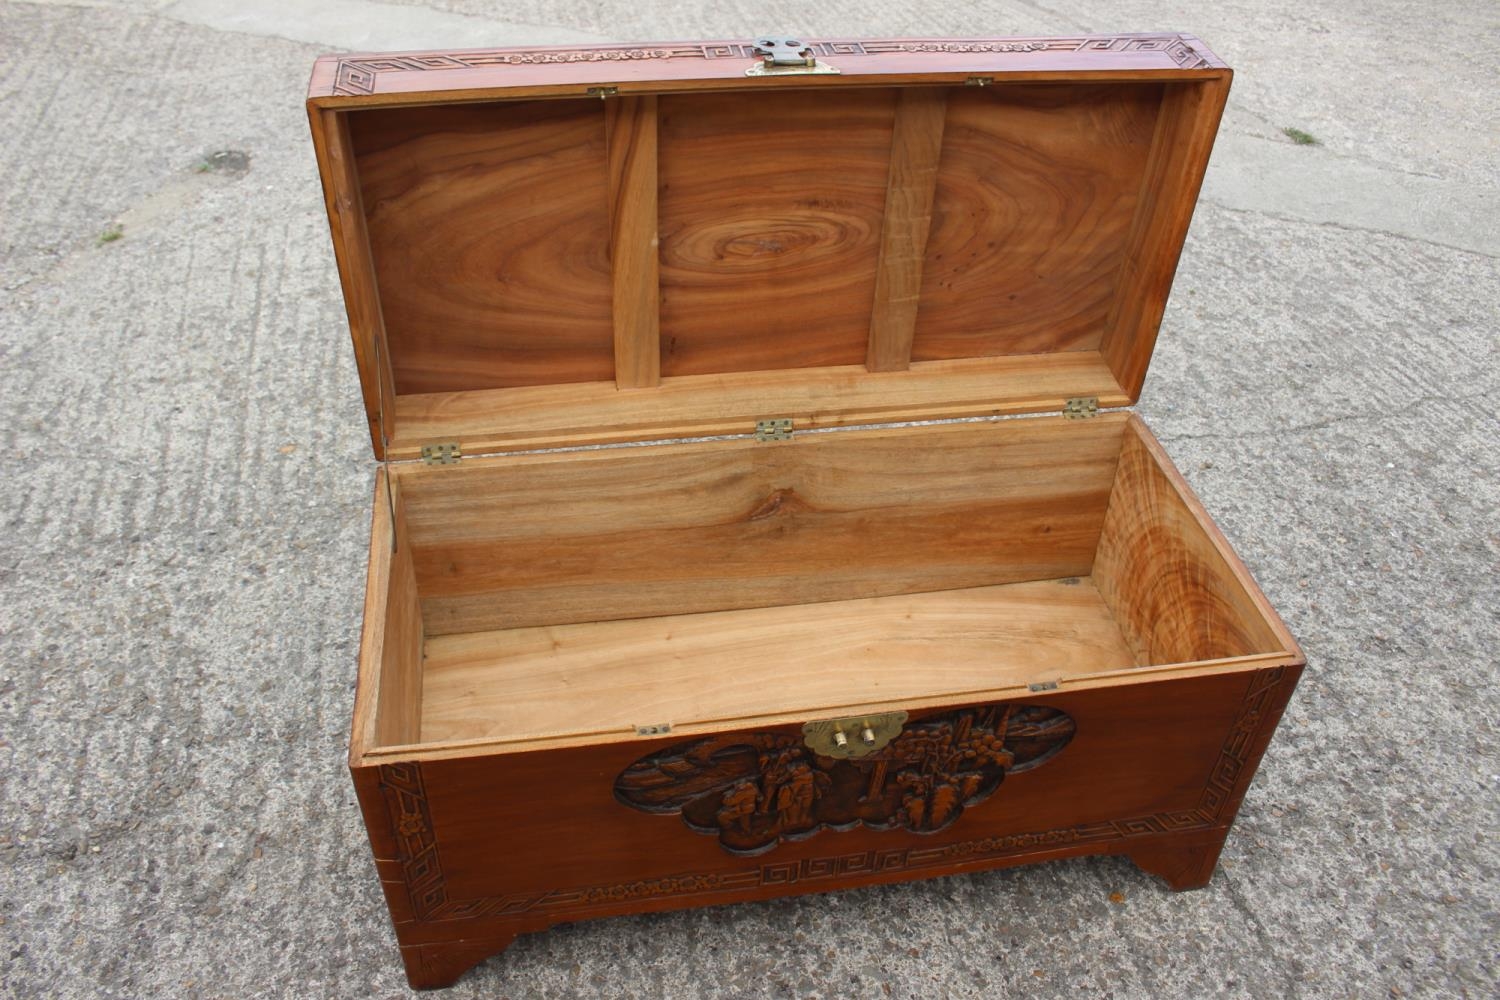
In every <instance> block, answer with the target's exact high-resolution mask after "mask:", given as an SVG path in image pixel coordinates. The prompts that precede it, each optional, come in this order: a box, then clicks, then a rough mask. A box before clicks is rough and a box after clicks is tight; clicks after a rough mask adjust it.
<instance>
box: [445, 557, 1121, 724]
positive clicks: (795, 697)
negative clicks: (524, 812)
mask: <svg viewBox="0 0 1500 1000" xmlns="http://www.w3.org/2000/svg"><path fill="white" fill-rule="evenodd" d="M425 656H426V659H425V664H424V676H423V699H422V740H423V741H425V742H448V741H458V740H474V739H482V738H485V737H503V738H506V739H525V738H528V737H539V736H557V735H566V734H570V733H574V732H578V731H580V730H584V731H593V730H600V729H620V728H625V729H628V728H631V727H633V726H636V725H644V724H651V723H655V722H664V721H671V720H686V721H693V722H700V721H701V722H722V721H725V720H732V719H746V718H753V717H755V716H758V715H759V716H764V715H776V714H783V713H793V714H797V713H803V714H806V715H807V716H808V717H809V718H814V717H817V716H819V715H826V714H827V713H828V712H829V710H830V707H832V706H838V705H842V704H847V703H849V702H850V701H851V700H855V701H862V702H900V701H905V700H910V699H914V698H925V697H941V696H944V695H950V696H961V695H963V694H964V693H966V692H974V691H986V690H992V689H995V688H1003V687H1011V686H1018V685H1022V684H1028V683H1031V682H1034V681H1040V680H1043V679H1051V678H1056V677H1057V676H1059V675H1061V674H1064V673H1067V672H1069V671H1071V670H1074V669H1077V667H1078V666H1079V665H1081V664H1087V665H1088V666H1089V668H1091V669H1094V670H1099V671H1104V670H1115V669H1120V668H1123V667H1128V666H1130V665H1132V664H1133V663H1134V654H1132V653H1131V651H1130V648H1129V646H1128V645H1126V643H1125V639H1124V637H1123V636H1122V635H1121V634H1120V629H1119V626H1117V625H1116V624H1115V622H1114V619H1113V617H1112V616H1111V615H1110V612H1109V608H1108V607H1107V606H1106V605H1105V604H1104V601H1103V600H1102V599H1101V598H1100V597H1099V594H1098V592H1097V591H1096V590H1095V589H1094V586H1093V584H1092V583H1091V582H1090V581H1089V580H1087V579H1081V580H1080V579H1077V578H1073V579H1070V580H1066V581H1044V582H1037V583H1016V584H1009V585H1005V586H998V587H977V588H972V589H967V590H945V591H938V592H936V593H927V594H914V595H910V596H901V597H877V598H871V599H868V600H861V601H840V602H835V603H828V604H799V605H791V606H786V607H771V608H758V609H754V610H747V611H719V612H713V613H708V614H698V615H671V616H666V617H661V618H645V619H636V620H632V621H621V622H604V623H585V624H579V625H564V626H558V627H555V628H547V627H542V628H524V629H511V630H508V631H501V632H479V633H469V634H464V635H448V636H435V637H432V638H430V639H428V641H427V644H426V653H425ZM710 678H711V680H710Z"/></svg>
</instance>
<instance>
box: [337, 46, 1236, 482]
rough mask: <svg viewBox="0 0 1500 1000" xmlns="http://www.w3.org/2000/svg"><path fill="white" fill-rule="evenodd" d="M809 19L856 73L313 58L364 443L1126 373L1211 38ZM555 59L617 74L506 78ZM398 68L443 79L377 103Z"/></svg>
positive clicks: (958, 406) (600, 434) (493, 434)
mask: <svg viewBox="0 0 1500 1000" xmlns="http://www.w3.org/2000/svg"><path fill="white" fill-rule="evenodd" d="M1054 41H1055V40H1054ZM814 44H815V47H820V46H821V48H819V51H823V50H825V49H826V50H828V51H832V52H837V53H839V54H843V55H847V56H849V57H851V58H852V57H858V62H857V63H856V66H855V69H856V70H857V71H856V72H848V71H846V73H845V74H844V75H840V76H828V77H805V78H781V79H777V78H769V79H766V78H762V79H755V78H747V77H745V76H744V73H743V70H744V68H745V67H746V66H748V65H751V64H753V63H754V59H753V58H750V53H749V52H748V51H745V52H744V55H743V56H742V55H741V49H740V48H739V47H736V46H726V47H724V48H723V49H722V51H719V50H717V49H715V50H712V51H710V48H709V47H704V46H692V45H689V46H665V47H661V48H653V47H649V46H648V47H645V48H643V49H640V50H636V49H630V48H623V49H610V50H608V51H606V50H582V51H581V52H580V53H555V52H552V51H551V50H546V51H542V50H539V51H537V52H526V53H515V54H511V55H506V54H499V53H495V54H485V53H469V54H464V53H437V54H427V55H425V56H424V55H403V56H396V57H389V58H385V59H374V58H365V59H360V58H349V59H345V60H341V61H339V62H338V64H337V66H334V67H327V66H323V67H320V70H319V72H318V73H317V74H315V79H314V84H313V96H312V97H311V99H310V109H311V112H312V114H313V115H314V121H315V128H314V137H315V140H316V141H317V142H318V143H319V145H320V149H321V150H322V154H323V155H322V165H323V170H324V180H325V188H326V191H325V193H326V195H327V197H328V200H329V205H330V218H331V220H332V221H334V224H335V231H336V241H338V242H339V243H340V245H341V248H342V249H341V251H340V254H339V261H340V269H341V273H342V274H343V277H344V281H345V286H346V288H345V290H346V297H347V298H348V299H349V302H350V324H351V330H352V332H353V334H354V336H355V340H356V350H357V352H358V355H359V357H360V358H361V366H360V370H361V377H362V381H363V382H364V385H365V401H366V407H367V409H368V410H369V411H370V414H371V416H370V419H371V422H372V425H377V429H378V433H377V434H376V435H375V436H376V438H377V445H376V449H377V454H378V455H380V456H381V457H391V458H406V457H412V456H414V455H415V454H417V453H418V452H419V451H420V449H421V447H422V446H423V445H424V444H430V443H434V442H438V441H453V440H457V441H459V442H460V444H461V445H462V446H463V448H464V451H465V453H466V454H470V455H474V454H482V453H486V452H492V451H503V450H513V449H527V448H535V447H545V446H548V445H557V444H588V443H602V442H607V441H628V440H648V439H651V438H667V437H683V436H697V435H705V434H715V433H726V432H729V433H733V432H741V433H743V432H744V431H745V430H746V429H748V427H749V426H751V425H753V421H754V420H755V419H759V418H762V417H791V418H793V419H794V421H796V422H798V423H799V424H800V425H809V424H811V425H832V424H848V423H860V422H868V421H870V420H879V419H911V418H923V417H957V416H967V415H973V414H978V413H1007V412H1017V411H1027V410H1039V411H1047V410H1052V409H1056V408H1058V407H1059V406H1060V405H1061V402H1060V401H1061V400H1062V399H1066V398H1068V397H1071V396H1083V395H1095V396H1098V397H1100V402H1101V404H1102V405H1112V404H1115V403H1118V402H1132V401H1134V399H1135V398H1136V395H1137V393H1138V392H1139V389H1140V384H1141V380H1142V378H1143V377H1144V371H1145V364H1146V362H1147V361H1148V360H1149V356H1150V348H1151V342H1152V341H1153V340H1154V337H1155V332H1156V326H1157V324H1158V323H1159V322H1160V316H1161V306H1162V304H1163V303H1164V302H1165V298H1166V293H1167V291H1168V289H1169V287H1170V282H1171V277H1172V274H1173V272H1174V270H1175V266H1176V257H1177V253H1178V250H1179V249H1180V247H1181V243H1182V240H1183V238H1184V236H1185V233H1186V227H1187V221H1188V219H1189V218H1190V216H1191V210H1192V204H1193V199H1194V197H1195V195H1196V192H1197V188H1198V184H1199V182H1200V181H1201V178H1202V174H1203V170H1204V167H1205V164H1206V162H1207V158H1208V153H1209V148H1210V146H1211V141H1212V136H1213V133H1214V128H1215V125H1216V123H1217V120H1218V115H1219V112H1220V110H1221V109H1222V105H1223V97H1224V94H1225V92H1226V90H1227V83H1228V78H1229V73H1228V70H1227V69H1224V68H1222V65H1221V64H1219V63H1218V62H1217V60H1214V59H1213V58H1212V57H1211V56H1210V55H1208V54H1207V53H1205V52H1203V51H1202V50H1201V46H1200V45H1198V44H1197V43H1196V42H1195V41H1194V40H1190V39H1185V38H1182V37H1180V36H1161V37H1136V36H1130V37H1126V36H1119V37H1110V38H1104V39H1092V40H1078V41H1077V42H1076V43H1071V44H1072V47H1071V48H1070V49H1068V52H1067V54H1066V55H1064V54H1063V50H1062V48H1061V47H1060V46H1056V45H1054V44H1053V42H1052V41H1035V40H1026V41H1007V42H986V43H982V44H977V45H976V44H975V43H968V44H965V45H960V44H958V43H932V44H923V45H919V44H916V43H891V44H889V45H887V44H886V43H879V44H876V43H858V44H851V45H845V44H844V43H814ZM870 45H876V47H875V48H873V49H872V48H870V47H869V46H870ZM830 46H831V48H830ZM881 46H884V47H881ZM1043 54H1047V55H1045V57H1044V55H1043ZM512 59H514V60H517V61H510V60H512ZM652 60H661V61H660V62H652ZM694 60H696V62H694ZM742 60H743V61H742ZM710 62H714V63H715V65H713V66H709V65H708V63H710ZM563 63H566V64H568V65H571V66H572V67H573V68H574V70H575V71H576V72H575V77H576V78H577V79H579V80H583V79H592V78H593V74H594V73H595V71H597V70H599V69H600V68H601V66H605V67H610V68H613V69H614V70H617V71H618V73H619V82H617V83H612V84H609V85H607V86H606V87H604V90H605V91H609V90H610V88H611V87H613V88H614V91H612V92H608V93H607V94H606V96H605V99H604V100H600V99H599V97H598V95H597V94H591V93H590V92H589V88H588V87H586V86H577V87H574V88H573V89H572V90H566V89H562V90H559V89H558V88H557V87H556V86H552V85H549V84H544V83H541V82H540V81H542V80H544V79H554V78H557V77H558V75H559V71H558V70H557V68H556V67H557V66H558V65H559V64H563ZM690 63H691V65H689V64H690ZM976 65H977V66H979V67H980V68H982V69H983V70H986V71H987V72H977V71H976V70H975V69H974V67H975V66H976ZM483 67H489V68H488V69H485V68H483ZM518 67H521V68H518ZM1173 67H1175V68H1173ZM330 70H331V72H332V74H333V80H334V82H333V83H331V84H330V83H329V79H330V78H329V76H328V75H327V73H328V72H329V71H330ZM652 70H655V71H657V72H660V73H661V74H662V75H661V77H660V79H659V80H658V81H657V85H656V86H650V85H648V83H647V80H646V77H645V76H644V75H643V74H645V73H647V72H649V71H652ZM731 70H733V71H731ZM679 71H681V72H679ZM423 73H426V74H427V78H428V79H429V80H430V81H431V82H432V83H433V85H434V86H435V87H442V86H444V85H449V84H451V85H453V89H437V90H434V91H432V92H430V93H428V94H427V95H426V97H425V100H421V101H420V103H421V104H423V105H424V106H422V107H411V106H409V105H410V104H412V103H413V102H414V101H417V96H416V93H415V92H414V91H412V90H410V89H408V84H412V83H415V82H417V78H418V77H420V76H421V75H422V74H423ZM708 80H712V81H713V84H714V85H713V87H712V89H711V90H708V89H705V86H704V83H705V81H708ZM387 84H390V85H391V86H390V87H387ZM598 89H599V88H595V90H598ZM382 94H388V95H389V96H388V98H386V99H382V97H381V95H382ZM540 98H547V99H545V100H543V99H540ZM341 144H342V145H341ZM344 147H347V148H344ZM353 213H362V215H361V217H360V218H359V219H357V220H356V219H354V218H351V215H352V214H353ZM335 217H337V218H335ZM382 336H383V337H384V338H385V350H386V354H387V355H388V359H389V360H388V366H389V368H390V369H391V375H390V377H389V385H388V386H387V387H386V388H388V389H389V391H388V392H387V393H386V397H387V398H386V403H387V405H386V406H385V407H384V416H383V417H382V415H381V412H380V410H381V406H380V403H381V393H380V392H377V391H376V389H377V376H378V374H379V371H380V366H379V365H378V364H375V363H373V362H372V361H371V360H370V359H371V358H373V357H374V355H375V354H376V353H377V348H376V347H375V344H376V342H377V341H380V339H381V337H382ZM1071 355H1081V356H1083V357H1084V358H1085V359H1086V361H1087V362H1089V363H1088V364H1086V365H1085V367H1086V368H1088V369H1089V370H1090V372H1091V373H1092V375H1093V376H1095V377H1088V378H1083V379H1079V380H1077V381H1070V380H1071V378H1072V375H1073V374H1074V373H1075V372H1074V367H1073V366H1074V364H1075V362H1073V361H1071V360H1068V358H1069V356H1071ZM1031 358H1043V359H1047V360H1045V361H1044V362H1043V363H1041V364H1040V365H1035V364H1018V365H1016V366H1007V365H1003V364H1001V365H997V364H996V362H997V361H999V360H1001V359H1014V360H1016V361H1018V362H1019V361H1021V359H1031ZM1054 362H1055V364H1056V365H1057V366H1058V367H1057V369H1056V370H1055V371H1053V372H1051V373H1050V374H1051V376H1052V378H1050V379H1044V381H1047V382H1055V383H1056V384H1058V385H1059V386H1061V387H1063V389H1064V391H1063V392H1062V393H1061V394H1060V395H1059V394H1056V393H1053V392H1051V391H1037V390H1036V389H1035V388H1033V381H1032V380H1031V378H1029V377H1027V376H1034V375H1036V374H1037V370H1038V368H1041V369H1048V368H1050V367H1051V365H1052V363H1054ZM939 363H940V364H939ZM933 365H936V367H933ZM1013 374H1014V375H1016V376H1018V377H1017V378H1011V377H1010V376H1011V375H1013ZM737 378H743V379H744V381H743V382H736V379H737ZM737 389H743V390H744V392H745V395H744V396H743V397H741V398H740V399H737V398H736V390H737ZM820 389H821V390H825V391H819V390H820ZM546 390H555V391H546ZM616 390H631V391H630V392H625V393H617V392H616ZM635 390H641V391H640V392H636V391H635ZM615 394H619V395H621V396H623V397H625V398H624V399H621V400H612V399H610V396H612V395H615ZM391 397H394V398H391ZM656 397H660V398H659V399H658V398H656ZM747 411H748V412H747ZM872 411H879V412H878V413H873V412H872ZM746 418H748V421H747V419H746ZM382 438H383V439H384V440H385V441H388V442H389V447H388V448H384V447H382V445H381V444H380V439H382Z"/></svg>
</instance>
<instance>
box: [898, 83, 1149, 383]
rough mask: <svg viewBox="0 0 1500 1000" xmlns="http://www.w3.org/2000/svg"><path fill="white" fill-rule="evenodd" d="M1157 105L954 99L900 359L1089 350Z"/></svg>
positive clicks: (1108, 97) (1129, 91) (965, 94)
mask: <svg viewBox="0 0 1500 1000" xmlns="http://www.w3.org/2000/svg"><path fill="white" fill-rule="evenodd" d="M1160 101H1161V89H1160V87H1159V86H1158V85H1155V84H1135V85H1120V84H1115V85H1111V86H1107V87H1106V86H1086V85H1078V84H1073V85H1068V86H1036V87H983V88H965V89H963V90H958V91H954V93H953V94H952V96H951V97H950V98H949V101H948V123H947V127H946V129H945V131H944V134H943V152H942V169H941V171H940V173H939V175H938V182H937V194H936V199H935V202H934V205H933V221H932V229H931V232H930V233H929V235H928V238H927V258H926V262H925V263H924V265H923V269H922V290H921V307H920V309H919V310H918V313H917V327H916V336H915V340H914V342H913V344H912V357H913V359H915V360H919V361H931V360H936V359H941V358H956V357H976V356H983V355H996V354H1038V353H1043V352H1053V351H1082V350H1092V349H1095V348H1097V347H1098V345H1099V342H1100V339H1101V337H1102V336H1103V333H1104V327H1105V320H1106V319H1107V317H1108V315H1109V310H1110V303H1111V299H1112V297H1113V295H1114V291H1115V277H1116V274H1117V273H1118V271H1119V265H1120V255H1121V254H1122V253H1123V252H1124V249H1125V245H1126V239H1127V236H1128V235H1129V231H1130V222H1131V219H1132V217H1133V215H1134V212H1135V206H1136V200H1137V199H1138V197H1139V196H1140V190H1141V178H1142V175H1143V173H1144V170H1145V164H1146V158H1147V155H1148V153H1149V151H1150V148H1151V139H1152V136H1153V134H1154V127H1155V122H1156V115H1157V108H1158V106H1159V104H1160Z"/></svg>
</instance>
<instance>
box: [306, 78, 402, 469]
mask: <svg viewBox="0 0 1500 1000" xmlns="http://www.w3.org/2000/svg"><path fill="white" fill-rule="evenodd" d="M308 117H309V121H310V123H311V126H312V133H313V148H314V149H315V150H316V151H317V154H318V170H319V173H320V174H321V175H322V179H323V197H324V201H325V204H326V205H327V209H328V226H329V232H330V233H331V234H332V236H333V253H334V258H335V259H336V260H337V261H338V267H339V281H340V283H341V284H342V286H343V292H344V308H345V310H346V311H347V313H348V316H349V334H350V337H351V339H352V340H353V342H354V363H355V367H356V368H357V369H358V370H359V384H360V392H361V394H362V395H363V396H364V403H365V417H366V420H367V421H368V422H369V428H370V441H371V444H372V446H373V448H374V450H375V457H376V458H377V459H383V458H385V456H386V450H387V448H388V446H389V443H390V439H391V437H392V435H393V434H394V432H395V428H394V427H393V426H392V421H393V419H394V412H393V407H394V401H395V398H396V383H395V379H394V377H393V374H392V369H391V365H390V345H389V341H388V340H387V339H386V331H385V317H384V315H383V313H382V308H381V300H380V290H379V287H378V282H377V281H376V277H375V264H374V261H373V260H372V259H371V256H370V236H369V232H368V230H367V228H366V222H365V203H364V196H363V193H362V191H361V189H360V183H359V172H358V167H357V166H356V164H355V159H354V157H355V153H354V148H353V142H352V140H351V138H350V135H349V121H348V117H347V116H346V115H340V114H336V113H334V112H332V111H324V110H321V109H318V108H314V107H309V108H308Z"/></svg>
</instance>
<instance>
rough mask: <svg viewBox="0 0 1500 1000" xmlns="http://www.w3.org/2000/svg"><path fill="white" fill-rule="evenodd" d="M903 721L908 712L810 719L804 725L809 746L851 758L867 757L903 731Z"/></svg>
mask: <svg viewBox="0 0 1500 1000" xmlns="http://www.w3.org/2000/svg"><path fill="white" fill-rule="evenodd" d="M904 725H906V713H905V712H881V713H879V714H876V715H854V716H850V717H849V718H847V719H825V720H823V721H820V722H809V723H807V725H805V726H803V727H802V739H803V742H805V743H806V744H807V746H808V749H810V750H812V752H813V753H815V754H818V755H819V756H821V757H832V758H834V759H835V760H849V759H851V758H856V757H867V756H869V755H870V754H872V753H874V752H875V751H877V750H879V749H881V748H882V747H884V746H885V745H886V744H888V743H890V742H891V740H893V739H895V738H896V737H897V736H898V735H900V733H901V727H902V726H904Z"/></svg>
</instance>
